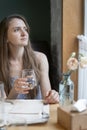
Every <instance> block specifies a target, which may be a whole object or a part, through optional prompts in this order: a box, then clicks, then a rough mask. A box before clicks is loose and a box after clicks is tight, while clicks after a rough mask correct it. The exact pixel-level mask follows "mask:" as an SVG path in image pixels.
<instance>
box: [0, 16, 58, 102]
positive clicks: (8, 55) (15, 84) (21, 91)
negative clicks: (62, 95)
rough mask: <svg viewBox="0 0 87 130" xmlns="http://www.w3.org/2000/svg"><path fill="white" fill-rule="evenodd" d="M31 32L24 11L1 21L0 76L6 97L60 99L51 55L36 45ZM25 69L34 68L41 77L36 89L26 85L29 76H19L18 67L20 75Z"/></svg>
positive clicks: (56, 100)
mask: <svg viewBox="0 0 87 130" xmlns="http://www.w3.org/2000/svg"><path fill="white" fill-rule="evenodd" d="M29 32H30V29H29V25H28V23H27V21H26V20H25V18H24V17H23V16H21V15H18V14H14V15H10V16H8V17H6V18H4V19H3V20H2V21H1V22H0V80H1V81H3V82H4V85H5V94H6V97H7V98H8V99H30V98H33V99H41V98H42V99H44V101H45V102H46V103H57V102H58V101H59V96H58V92H57V91H55V90H52V89H51V85H50V81H49V76H48V71H49V66H48V61H47V57H46V55H45V54H43V53H41V52H37V51H34V50H33V49H32V47H31V44H30V38H29ZM23 69H34V71H35V74H36V77H37V81H38V85H37V86H36V89H35V90H36V91H34V89H32V90H31V89H30V88H29V87H22V86H27V85H28V83H27V82H26V81H27V79H26V78H21V77H19V78H17V77H16V76H15V73H16V71H17V75H18V73H20V72H21V71H22V70H23ZM34 92H36V95H34Z"/></svg>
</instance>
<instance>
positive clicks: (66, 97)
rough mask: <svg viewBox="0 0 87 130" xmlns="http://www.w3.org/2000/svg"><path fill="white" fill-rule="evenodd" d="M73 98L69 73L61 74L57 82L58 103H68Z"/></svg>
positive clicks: (71, 101) (70, 102) (72, 85)
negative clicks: (61, 77)
mask: <svg viewBox="0 0 87 130" xmlns="http://www.w3.org/2000/svg"><path fill="white" fill-rule="evenodd" d="M73 100H74V83H73V81H72V80H71V78H70V75H67V74H63V79H62V80H61V82H60V83H59V104H60V105H62V106H63V105H70V104H73Z"/></svg>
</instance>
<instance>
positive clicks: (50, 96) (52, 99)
mask: <svg viewBox="0 0 87 130" xmlns="http://www.w3.org/2000/svg"><path fill="white" fill-rule="evenodd" d="M58 102H59V94H58V92H57V91H56V90H50V91H48V92H47V94H46V97H45V99H44V103H58Z"/></svg>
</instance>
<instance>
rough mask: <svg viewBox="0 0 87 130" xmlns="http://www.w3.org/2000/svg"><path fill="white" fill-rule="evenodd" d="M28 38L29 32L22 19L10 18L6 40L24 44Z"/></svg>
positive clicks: (14, 43) (15, 43)
mask: <svg viewBox="0 0 87 130" xmlns="http://www.w3.org/2000/svg"><path fill="white" fill-rule="evenodd" d="M28 39H29V34H28V32H27V27H26V25H25V23H24V21H22V20H21V19H18V18H14V19H12V20H11V21H10V23H9V27H8V31H7V42H8V43H9V44H12V45H15V46H26V45H27V44H28Z"/></svg>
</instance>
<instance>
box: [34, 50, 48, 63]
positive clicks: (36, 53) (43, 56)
mask: <svg viewBox="0 0 87 130" xmlns="http://www.w3.org/2000/svg"><path fill="white" fill-rule="evenodd" d="M34 53H35V55H36V58H37V59H38V60H41V61H42V60H45V59H47V56H46V55H45V54H44V53H43V52H38V51H34Z"/></svg>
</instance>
